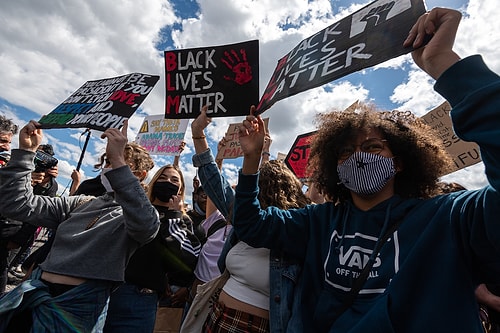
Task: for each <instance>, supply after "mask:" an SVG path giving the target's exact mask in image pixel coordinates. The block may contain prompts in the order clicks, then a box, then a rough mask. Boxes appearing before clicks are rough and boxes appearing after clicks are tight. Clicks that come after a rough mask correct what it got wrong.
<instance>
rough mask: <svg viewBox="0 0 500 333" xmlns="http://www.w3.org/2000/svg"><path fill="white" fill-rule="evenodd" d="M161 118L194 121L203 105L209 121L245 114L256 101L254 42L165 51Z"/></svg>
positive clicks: (255, 42)
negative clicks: (164, 90) (163, 95)
mask: <svg viewBox="0 0 500 333" xmlns="http://www.w3.org/2000/svg"><path fill="white" fill-rule="evenodd" d="M165 86H166V101H165V118H167V119H172V118H174V119H190V118H196V117H197V116H198V115H199V114H200V111H201V108H202V107H203V106H204V105H207V106H208V110H207V115H208V116H209V117H233V116H243V115H247V114H248V110H249V109H250V106H251V105H256V104H257V102H258V100H259V42H258V41H257V40H253V41H248V42H243V43H238V44H230V45H223V46H213V47H204V48H194V49H183V50H174V51H165Z"/></svg>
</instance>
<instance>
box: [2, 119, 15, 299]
mask: <svg viewBox="0 0 500 333" xmlns="http://www.w3.org/2000/svg"><path fill="white" fill-rule="evenodd" d="M17 131H18V127H17V125H16V124H14V123H13V122H12V120H11V119H7V118H5V117H4V116H2V115H0V168H2V167H4V166H5V165H6V164H7V163H8V162H9V159H10V144H11V142H12V137H13V136H14V135H16V134H17ZM19 229H20V225H18V224H16V223H13V222H12V221H10V220H8V219H6V218H4V217H3V216H0V294H1V293H3V292H4V291H5V287H6V286H7V259H8V257H9V251H10V248H11V247H12V245H13V244H12V243H10V242H9V238H10V237H11V236H12V235H13V234H15V233H17V232H18V231H19Z"/></svg>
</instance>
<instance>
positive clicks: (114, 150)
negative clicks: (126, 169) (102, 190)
mask: <svg viewBox="0 0 500 333" xmlns="http://www.w3.org/2000/svg"><path fill="white" fill-rule="evenodd" d="M127 129H128V119H127V120H125V121H124V122H123V127H122V128H121V130H120V129H118V128H108V129H107V130H106V131H104V133H102V135H101V138H102V139H104V138H106V139H108V144H107V145H106V158H107V159H108V160H109V162H110V164H111V168H113V169H115V168H119V167H121V166H123V165H126V164H127V163H126V162H125V154H124V151H125V145H126V144H127V142H128V138H127Z"/></svg>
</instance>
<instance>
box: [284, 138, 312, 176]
mask: <svg viewBox="0 0 500 333" xmlns="http://www.w3.org/2000/svg"><path fill="white" fill-rule="evenodd" d="M315 134H316V131H314V132H309V133H305V134H301V135H299V136H297V138H296V139H295V142H294V143H293V145H292V148H291V149H290V151H289V152H288V154H287V155H286V158H285V163H286V165H287V166H288V167H289V168H290V170H292V172H293V173H294V174H295V176H297V178H299V179H300V180H302V181H304V180H306V179H307V175H306V167H307V160H308V159H309V152H310V148H311V146H310V143H311V140H312V139H313V138H314V135H315Z"/></svg>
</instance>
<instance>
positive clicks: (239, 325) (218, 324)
mask: <svg viewBox="0 0 500 333" xmlns="http://www.w3.org/2000/svg"><path fill="white" fill-rule="evenodd" d="M202 332H204V333H225V332H231V333H269V319H266V318H262V317H258V316H254V315H251V314H249V313H246V312H243V311H240V310H235V309H231V308H228V307H225V306H224V305H223V304H220V303H219V302H214V303H213V307H212V311H210V313H209V314H208V316H207V319H206V320H205V323H204V324H203V331H202Z"/></svg>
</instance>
